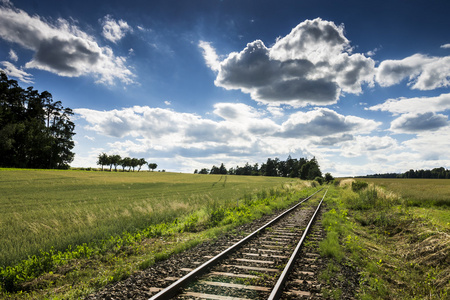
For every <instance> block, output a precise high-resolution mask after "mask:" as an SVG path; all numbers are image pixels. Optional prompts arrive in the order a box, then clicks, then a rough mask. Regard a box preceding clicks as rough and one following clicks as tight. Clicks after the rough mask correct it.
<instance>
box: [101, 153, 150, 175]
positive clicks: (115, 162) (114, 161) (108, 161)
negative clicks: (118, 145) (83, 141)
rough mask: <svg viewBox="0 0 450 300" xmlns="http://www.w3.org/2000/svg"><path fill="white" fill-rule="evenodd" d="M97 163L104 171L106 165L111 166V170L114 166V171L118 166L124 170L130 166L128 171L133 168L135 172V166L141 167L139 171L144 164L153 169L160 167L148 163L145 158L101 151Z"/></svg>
mask: <svg viewBox="0 0 450 300" xmlns="http://www.w3.org/2000/svg"><path fill="white" fill-rule="evenodd" d="M97 165H100V166H102V171H103V167H104V166H109V171H112V168H113V166H114V171H116V172H117V166H121V167H122V171H125V168H128V171H131V169H132V168H133V172H134V170H135V168H137V167H139V169H138V170H137V171H138V172H139V171H140V170H141V168H142V166H143V165H148V168H149V169H151V170H152V172H153V170H154V169H156V168H157V167H158V165H157V164H155V163H148V162H147V161H146V160H145V159H144V158H130V157H124V158H122V157H121V156H120V155H117V154H114V155H108V154H106V153H100V154H99V155H98V161H97Z"/></svg>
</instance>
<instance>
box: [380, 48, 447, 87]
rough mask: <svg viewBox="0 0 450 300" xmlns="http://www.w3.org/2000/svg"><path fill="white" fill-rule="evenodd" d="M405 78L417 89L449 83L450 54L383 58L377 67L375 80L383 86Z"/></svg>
mask: <svg viewBox="0 0 450 300" xmlns="http://www.w3.org/2000/svg"><path fill="white" fill-rule="evenodd" d="M404 79H407V80H408V85H410V86H411V87H412V88H413V89H418V90H433V89H436V88H440V87H448V86H449V85H450V80H449V79H450V56H445V57H430V56H426V55H422V54H414V55H412V56H409V57H406V58H404V59H402V60H385V61H383V62H381V63H380V66H379V67H378V68H377V74H376V81H377V82H378V83H379V84H380V85H381V86H383V87H386V86H391V85H394V84H398V83H399V82H401V81H402V80H404Z"/></svg>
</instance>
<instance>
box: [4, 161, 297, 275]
mask: <svg viewBox="0 0 450 300" xmlns="http://www.w3.org/2000/svg"><path fill="white" fill-rule="evenodd" d="M289 181H292V179H283V178H275V177H244V176H227V177H225V179H224V178H222V177H221V176H220V175H219V176H216V175H194V174H176V173H156V172H139V173H138V172H130V173H128V172H117V173H115V172H112V173H110V172H86V171H57V170H14V169H0V212H1V216H0V245H1V246H0V248H1V251H0V267H5V266H10V265H14V264H15V263H17V262H19V261H20V260H22V259H25V258H27V257H28V256H31V255H38V254H39V253H40V251H50V249H54V250H55V251H59V250H61V251H62V250H65V249H67V247H69V246H70V245H72V246H76V245H82V244H83V243H90V242H93V241H99V240H101V239H105V238H108V237H109V236H114V235H119V234H121V233H123V232H134V231H137V230H139V229H143V228H146V227H148V226H150V225H152V224H159V223H164V222H173V221H174V220H175V219H177V218H180V217H183V216H187V215H189V214H192V213H193V212H195V211H198V210H199V209H203V208H207V207H210V209H211V210H216V209H215V207H223V206H231V205H237V204H238V203H239V201H243V200H238V199H240V198H242V197H243V195H245V194H252V193H258V192H261V191H262V190H264V189H270V188H273V187H276V186H281V185H283V184H284V183H286V182H289ZM217 183H219V184H217Z"/></svg>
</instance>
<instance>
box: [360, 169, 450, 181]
mask: <svg viewBox="0 0 450 300" xmlns="http://www.w3.org/2000/svg"><path fill="white" fill-rule="evenodd" d="M362 177H366V178H430V179H450V170H448V169H445V168H443V167H440V168H434V169H432V170H413V169H411V170H409V171H406V172H405V173H385V174H373V175H367V176H362Z"/></svg>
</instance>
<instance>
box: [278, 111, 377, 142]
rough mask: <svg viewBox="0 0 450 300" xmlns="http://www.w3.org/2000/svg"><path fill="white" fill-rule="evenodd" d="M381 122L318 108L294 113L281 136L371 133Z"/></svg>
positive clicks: (283, 126) (285, 124)
mask: <svg viewBox="0 0 450 300" xmlns="http://www.w3.org/2000/svg"><path fill="white" fill-rule="evenodd" d="M380 125H381V123H380V122H376V121H373V120H367V119H363V118H359V117H356V116H343V115H340V114H338V113H336V112H335V111H333V110H330V109H328V108H316V109H314V110H311V111H308V112H297V113H294V114H292V115H291V116H290V117H289V119H288V120H287V121H286V122H285V123H283V125H282V130H281V132H280V133H279V134H280V136H282V137H286V138H290V137H311V136H314V137H325V136H332V135H336V134H342V133H360V134H361V133H370V132H371V131H373V130H375V129H376V128H377V127H378V126H380Z"/></svg>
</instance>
